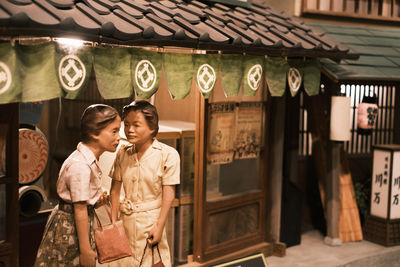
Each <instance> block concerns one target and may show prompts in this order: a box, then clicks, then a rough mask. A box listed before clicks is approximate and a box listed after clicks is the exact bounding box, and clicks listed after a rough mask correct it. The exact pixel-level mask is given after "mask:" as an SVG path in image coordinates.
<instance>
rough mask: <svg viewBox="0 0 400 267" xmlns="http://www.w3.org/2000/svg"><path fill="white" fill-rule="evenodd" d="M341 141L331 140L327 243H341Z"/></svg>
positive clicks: (327, 198) (327, 196)
mask: <svg viewBox="0 0 400 267" xmlns="http://www.w3.org/2000/svg"><path fill="white" fill-rule="evenodd" d="M340 145H341V144H340V143H339V142H331V149H330V154H331V159H330V161H329V164H328V166H329V167H328V177H327V178H328V186H327V191H326V211H327V214H326V224H327V236H326V237H325V243H327V244H328V245H332V246H335V245H341V243H342V241H341V239H340V238H339V218H340V182H339V181H340V180H339V179H340V177H339V175H340Z"/></svg>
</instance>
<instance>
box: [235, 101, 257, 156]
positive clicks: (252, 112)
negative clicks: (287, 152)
mask: <svg viewBox="0 0 400 267" xmlns="http://www.w3.org/2000/svg"><path fill="white" fill-rule="evenodd" d="M262 114H263V112H262V104H261V103H246V102H243V103H240V105H239V107H238V110H237V112H236V115H237V116H236V127H235V129H236V138H235V159H248V158H256V157H258V155H259V153H260V148H261V135H262V127H261V126H262Z"/></svg>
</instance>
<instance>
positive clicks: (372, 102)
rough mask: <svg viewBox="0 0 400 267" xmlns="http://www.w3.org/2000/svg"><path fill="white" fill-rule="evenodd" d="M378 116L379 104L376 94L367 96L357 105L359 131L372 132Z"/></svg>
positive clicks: (360, 132)
mask: <svg viewBox="0 0 400 267" xmlns="http://www.w3.org/2000/svg"><path fill="white" fill-rule="evenodd" d="M377 117H378V105H377V104H376V97H375V96H365V97H364V98H363V101H362V102H361V103H360V104H359V105H358V107H357V132H358V133H359V134H371V133H372V129H373V128H374V127H375V123H376V118H377Z"/></svg>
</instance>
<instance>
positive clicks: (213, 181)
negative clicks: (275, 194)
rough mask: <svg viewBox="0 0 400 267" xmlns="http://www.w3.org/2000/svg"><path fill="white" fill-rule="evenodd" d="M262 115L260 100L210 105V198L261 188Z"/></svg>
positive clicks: (208, 181) (208, 176)
mask: <svg viewBox="0 0 400 267" xmlns="http://www.w3.org/2000/svg"><path fill="white" fill-rule="evenodd" d="M263 117H264V112H263V104H262V103H261V102H246V103H240V104H237V103H215V104H210V107H209V114H208V133H207V147H206V149H207V153H206V155H207V172H206V177H207V182H206V183H207V201H212V200H216V198H218V197H222V196H227V195H231V194H238V193H244V192H246V191H251V190H255V189H259V186H260V183H259V180H260V170H261V168H260V160H261V157H260V151H261V150H262V147H263V143H262V140H263V138H262V137H263Z"/></svg>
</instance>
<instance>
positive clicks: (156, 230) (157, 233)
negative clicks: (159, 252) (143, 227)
mask: <svg viewBox="0 0 400 267" xmlns="http://www.w3.org/2000/svg"><path fill="white" fill-rule="evenodd" d="M162 230H163V229H162V228H161V227H158V226H157V224H154V226H153V228H152V229H151V230H150V232H149V236H148V238H147V242H148V243H149V244H150V245H155V244H157V243H158V242H160V240H161V235H162Z"/></svg>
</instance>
